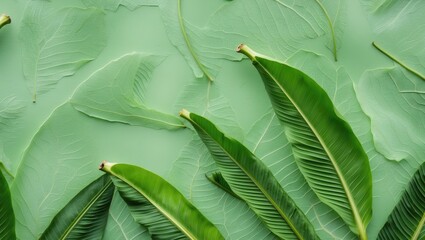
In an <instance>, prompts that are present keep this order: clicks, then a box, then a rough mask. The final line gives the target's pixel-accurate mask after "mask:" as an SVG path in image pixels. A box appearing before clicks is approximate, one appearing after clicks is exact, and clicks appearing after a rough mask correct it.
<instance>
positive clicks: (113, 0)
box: [83, 0, 159, 12]
mask: <svg viewBox="0 0 425 240" xmlns="http://www.w3.org/2000/svg"><path fill="white" fill-rule="evenodd" d="M158 1H159V0H84V1H83V3H84V5H86V6H89V7H97V8H100V9H104V10H108V11H112V12H116V11H117V10H118V8H119V7H120V6H124V7H126V8H127V9H128V10H130V11H133V10H136V9H137V8H140V7H143V6H147V7H156V6H158V5H159V2H158Z"/></svg>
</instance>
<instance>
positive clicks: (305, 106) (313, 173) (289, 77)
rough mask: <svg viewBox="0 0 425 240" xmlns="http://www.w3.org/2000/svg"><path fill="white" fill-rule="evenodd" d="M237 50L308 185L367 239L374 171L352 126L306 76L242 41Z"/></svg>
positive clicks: (323, 92)
mask: <svg viewBox="0 0 425 240" xmlns="http://www.w3.org/2000/svg"><path fill="white" fill-rule="evenodd" d="M239 51H241V52H242V53H244V54H245V55H247V56H248V57H249V58H250V59H251V60H252V61H253V64H254V66H255V67H256V68H257V70H258V71H259V72H260V75H261V76H262V78H263V82H264V85H265V87H266V89H267V91H268V93H269V96H270V99H271V101H272V104H273V107H274V109H275V112H276V114H277V117H278V118H279V120H280V121H281V122H282V123H283V125H284V127H285V133H286V136H287V137H288V140H289V142H290V143H291V145H292V149H293V152H294V156H295V160H296V161H297V165H298V167H299V168H300V170H301V172H302V173H303V175H304V177H305V178H306V180H307V182H308V183H309V185H310V187H311V188H312V189H313V191H315V193H316V194H317V195H318V197H319V198H320V199H321V201H322V202H324V203H325V204H327V205H328V206H330V207H331V208H333V209H334V210H335V211H336V212H337V213H338V214H339V215H340V216H341V217H342V219H344V221H345V222H346V223H347V224H348V225H349V226H350V229H351V230H352V231H353V232H354V233H356V234H358V235H359V236H360V238H361V239H366V238H367V236H366V226H367V224H368V223H369V221H370V219H371V217H372V176H371V170H370V166H369V160H368V157H367V155H366V153H365V152H364V150H363V148H362V146H361V144H360V142H359V141H358V139H357V138H356V136H355V135H354V133H353V131H352V129H351V127H350V126H349V125H348V124H347V123H346V122H345V121H344V120H342V119H341V118H340V115H339V113H337V112H336V110H335V108H334V106H333V104H332V101H331V100H330V98H329V96H328V95H327V94H326V92H325V91H324V90H323V89H322V88H320V86H319V85H318V84H317V83H315V82H314V80H313V79H311V78H310V77H309V76H307V75H305V74H304V73H302V72H300V71H299V70H297V69H294V68H292V67H290V66H288V65H286V64H283V63H280V62H276V61H273V60H270V59H268V58H266V57H263V56H259V55H258V54H257V53H255V52H254V51H252V50H251V49H250V48H248V47H247V46H245V45H241V46H240V47H239ZM331 127H332V128H331Z"/></svg>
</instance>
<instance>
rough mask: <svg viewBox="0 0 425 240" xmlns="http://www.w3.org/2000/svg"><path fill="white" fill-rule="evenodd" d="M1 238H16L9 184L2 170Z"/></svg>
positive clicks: (0, 191)
mask: <svg viewBox="0 0 425 240" xmlns="http://www.w3.org/2000/svg"><path fill="white" fill-rule="evenodd" d="M0 199H1V201H0V239H10V240H14V239H16V234H15V214H14V212H13V206H12V201H11V197H10V190H9V185H8V183H7V181H6V178H4V176H3V173H2V172H1V171H0Z"/></svg>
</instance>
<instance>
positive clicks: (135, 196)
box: [100, 162, 224, 240]
mask: <svg viewBox="0 0 425 240" xmlns="http://www.w3.org/2000/svg"><path fill="white" fill-rule="evenodd" d="M100 169H101V170H102V171H104V172H107V173H109V174H111V175H112V180H113V182H114V184H115V186H116V187H117V189H118V191H119V193H120V195H121V197H122V198H123V199H124V201H125V202H126V203H127V205H128V206H129V208H130V211H131V213H132V215H133V217H134V219H135V220H136V221H137V222H139V223H140V224H142V225H144V226H145V227H147V228H148V230H149V232H150V234H151V236H152V238H154V239H181V238H189V239H211V240H214V239H224V238H223V236H222V235H221V233H220V232H219V231H218V229H217V228H216V227H215V226H214V225H213V224H212V223H211V222H210V221H209V220H208V219H207V218H205V216H204V215H202V213H201V212H199V211H198V210H197V209H196V208H195V207H194V206H193V205H192V204H191V203H190V202H189V201H188V200H187V199H186V198H184V196H183V195H182V194H181V193H180V192H179V191H178V190H177V189H176V188H175V187H173V186H172V185H171V184H170V183H168V182H167V181H165V180H164V179H163V178H161V177H159V176H158V175H156V174H154V173H152V172H150V171H147V170H145V169H143V168H140V167H137V166H133V165H129V164H116V163H109V162H103V163H102V165H101V166H100Z"/></svg>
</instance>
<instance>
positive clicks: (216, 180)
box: [205, 171, 241, 199]
mask: <svg viewBox="0 0 425 240" xmlns="http://www.w3.org/2000/svg"><path fill="white" fill-rule="evenodd" d="M205 177H207V179H208V180H209V181H210V182H211V183H212V184H214V185H216V186H217V187H219V188H221V189H222V190H223V191H225V192H227V193H228V194H230V195H232V196H233V197H235V198H237V199H241V198H240V197H239V196H238V195H237V194H236V193H234V192H233V190H232V188H231V187H230V186H229V184H228V183H227V182H226V179H224V177H223V175H222V174H221V172H219V171H215V172H209V173H207V174H205Z"/></svg>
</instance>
